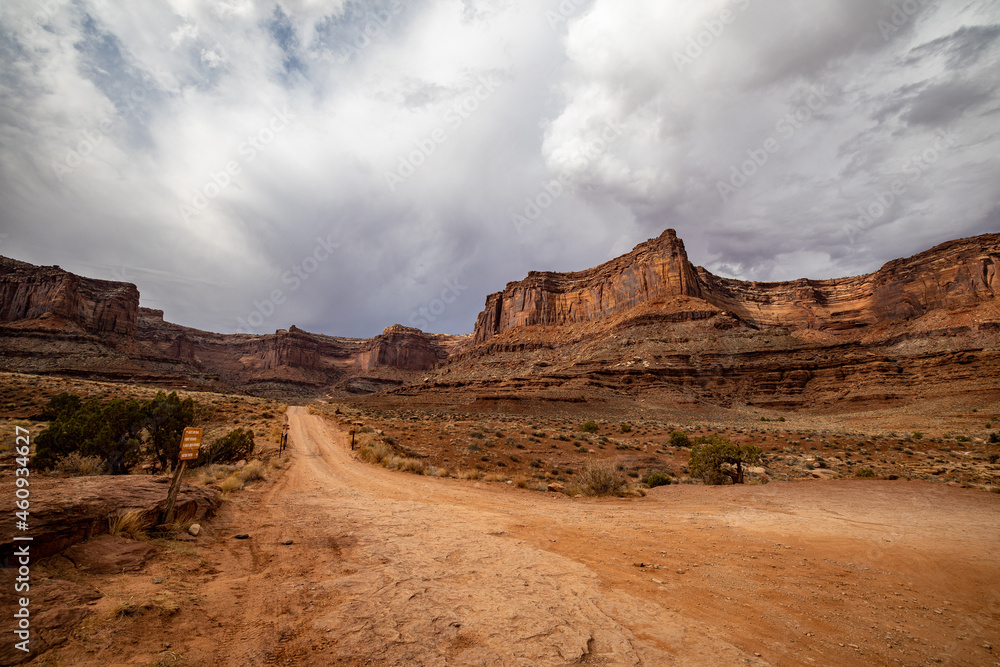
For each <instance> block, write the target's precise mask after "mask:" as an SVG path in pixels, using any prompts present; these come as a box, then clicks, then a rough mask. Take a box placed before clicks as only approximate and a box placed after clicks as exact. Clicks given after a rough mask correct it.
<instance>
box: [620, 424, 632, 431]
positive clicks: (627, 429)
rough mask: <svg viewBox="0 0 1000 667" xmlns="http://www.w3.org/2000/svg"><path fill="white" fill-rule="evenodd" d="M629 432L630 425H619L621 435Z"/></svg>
mask: <svg viewBox="0 0 1000 667" xmlns="http://www.w3.org/2000/svg"><path fill="white" fill-rule="evenodd" d="M631 430H632V425H631V424H629V423H628V422H622V425H621V432H622V433H629V432H630V431H631Z"/></svg>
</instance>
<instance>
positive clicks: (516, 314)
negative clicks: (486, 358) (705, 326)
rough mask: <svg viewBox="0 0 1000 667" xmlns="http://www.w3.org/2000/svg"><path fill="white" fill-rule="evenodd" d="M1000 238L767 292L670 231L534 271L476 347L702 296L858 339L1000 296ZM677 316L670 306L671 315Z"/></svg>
mask: <svg viewBox="0 0 1000 667" xmlns="http://www.w3.org/2000/svg"><path fill="white" fill-rule="evenodd" d="M998 269H1000V234H987V235H983V236H979V237H974V238H970V239H961V240H957V241H951V242H948V243H945V244H942V245H940V246H938V247H936V248H934V249H932V250H929V251H927V252H924V253H921V254H919V255H916V256H914V257H910V258H907V259H899V260H895V261H892V262H890V263H888V264H886V265H885V266H883V267H882V268H881V269H879V270H878V271H876V272H875V273H872V274H868V275H865V276H857V277H852V278H842V279H835V280H806V279H802V280H796V281H790V282H775V283H758V282H746V281H741V280H734V279H730V278H721V277H719V276H715V275H713V274H712V273H710V272H709V271H707V270H706V269H704V268H702V267H700V266H699V267H695V266H693V265H692V264H691V263H690V262H689V261H688V258H687V254H686V252H685V250H684V244H683V242H682V241H681V240H680V239H678V238H677V236H676V234H675V233H674V231H673V230H671V229H668V230H667V231H665V232H664V233H663V234H662V235H661V236H660V237H659V238H657V239H653V240H650V241H647V242H646V243H642V244H640V245H638V246H636V248H635V249H634V250H633V251H632V252H630V253H628V254H626V255H623V256H621V257H618V258H616V259H614V260H612V261H610V262H607V263H605V264H602V265H601V266H598V267H596V268H594V269H590V270H588V271H580V272H576V273H538V272H532V273H530V274H529V275H528V277H527V278H526V279H524V280H521V281H519V282H512V283H508V284H507V287H506V288H505V289H504V290H503V291H502V292H497V293H495V294H491V295H490V296H489V297H487V299H486V307H485V309H484V310H483V311H482V313H480V315H479V318H478V320H477V322H476V329H475V336H474V341H475V343H477V344H481V343H485V342H486V341H488V340H489V339H490V338H492V337H493V336H495V335H497V334H499V333H501V332H504V331H508V330H511V329H515V328H517V327H522V326H528V325H547V324H548V325H566V324H573V323H578V322H586V321H594V320H599V319H602V318H606V317H608V316H610V315H614V314H615V313H617V312H620V311H623V310H626V309H629V308H632V307H634V306H637V305H642V304H655V303H656V302H657V301H664V300H669V298H670V297H696V298H700V299H701V300H703V301H705V302H708V303H709V304H712V305H713V306H715V307H717V308H719V309H721V310H723V311H727V312H729V313H731V314H732V315H734V316H736V317H737V318H739V319H740V320H742V321H743V322H745V323H746V324H749V325H751V326H754V327H787V328H790V329H815V330H819V331H826V332H830V333H842V332H857V331H858V330H860V329H863V328H865V327H868V326H871V325H874V324H877V323H885V322H892V321H898V320H905V319H910V318H913V317H918V316H920V315H923V314H925V313H927V312H928V311H930V310H933V309H939V308H945V309H947V308H951V309H954V308H963V307H969V306H974V305H975V304H977V303H981V302H983V301H984V300H988V299H992V298H994V297H995V295H996V294H997V293H1000V270H998ZM665 307H667V308H669V305H668V306H665Z"/></svg>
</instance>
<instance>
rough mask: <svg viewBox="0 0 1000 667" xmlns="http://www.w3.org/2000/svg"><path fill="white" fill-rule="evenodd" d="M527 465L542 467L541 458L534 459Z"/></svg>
mask: <svg viewBox="0 0 1000 667" xmlns="http://www.w3.org/2000/svg"><path fill="white" fill-rule="evenodd" d="M528 465H529V466H531V467H532V468H541V467H542V460H541V459H535V460H534V461H532V462H531V463H529V464H528Z"/></svg>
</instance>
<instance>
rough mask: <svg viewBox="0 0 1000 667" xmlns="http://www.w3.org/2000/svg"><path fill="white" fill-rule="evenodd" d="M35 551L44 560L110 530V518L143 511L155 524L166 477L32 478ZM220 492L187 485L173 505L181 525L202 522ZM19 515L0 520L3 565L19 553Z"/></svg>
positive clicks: (162, 505) (149, 522)
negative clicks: (191, 521) (15, 524)
mask: <svg viewBox="0 0 1000 667" xmlns="http://www.w3.org/2000/svg"><path fill="white" fill-rule="evenodd" d="M32 480H33V481H32V485H31V531H30V533H28V534H29V535H30V536H31V537H32V538H33V541H32V543H31V544H32V547H31V553H32V557H33V559H40V558H45V557H46V556H51V555H53V554H57V553H60V552H61V551H63V550H65V549H67V548H69V547H71V546H73V545H74V544H77V543H78V542H82V541H84V540H86V539H87V538H89V537H91V536H94V535H100V534H102V533H106V532H108V517H109V516H112V515H114V514H117V513H119V512H128V511H132V510H135V511H138V512H141V513H142V514H143V517H144V523H145V525H146V526H147V527H152V526H154V525H156V524H157V523H158V521H159V518H160V515H161V514H162V512H163V509H164V508H165V506H166V504H167V486H168V484H167V482H169V481H170V480H168V479H167V478H163V477H161V478H156V477H149V476H148V475H147V476H145V477H143V476H138V475H122V476H106V475H104V476H98V477H70V478H46V477H40V478H35V477H32ZM219 503H220V500H219V493H218V491H214V490H212V489H208V488H205V487H201V486H192V485H190V484H182V485H181V490H180V492H179V493H178V495H177V503H176V504H175V506H174V508H175V509H174V512H175V516H176V517H177V520H178V521H186V520H202V519H204V518H206V517H209V516H211V515H212V514H213V513H214V512H215V510H216V508H217V507H218V506H219ZM14 522H15V517H14V514H13V513H9V516H0V530H2V531H4V532H3V534H4V535H5V536H6V537H4V538H3V541H2V542H0V562H2V563H3V567H10V566H11V565H10V563H11V557H12V555H13V553H14V546H15V543H14V541H13V537H14V535H18V534H21V533H19V531H16V530H15V529H14V528H15V526H14Z"/></svg>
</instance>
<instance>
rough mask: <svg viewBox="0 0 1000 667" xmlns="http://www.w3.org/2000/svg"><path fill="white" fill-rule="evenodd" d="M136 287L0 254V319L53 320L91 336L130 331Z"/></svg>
mask: <svg viewBox="0 0 1000 667" xmlns="http://www.w3.org/2000/svg"><path fill="white" fill-rule="evenodd" d="M138 309H139V290H138V289H136V286H135V285H132V284H131V283H118V282H111V281H108V280H94V279H92V278H81V277H80V276H77V275H74V274H72V273H70V272H68V271H63V270H62V269H60V268H59V267H58V266H34V265H32V264H28V263H26V262H19V261H17V260H13V259H8V258H6V257H0V322H18V321H36V322H37V323H39V324H46V322H45V320H50V321H52V320H55V322H61V323H62V324H63V325H65V326H68V327H70V328H73V327H75V328H78V329H79V330H80V331H84V332H87V333H93V334H121V335H123V336H133V335H135V328H136V315H137V313H138Z"/></svg>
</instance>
